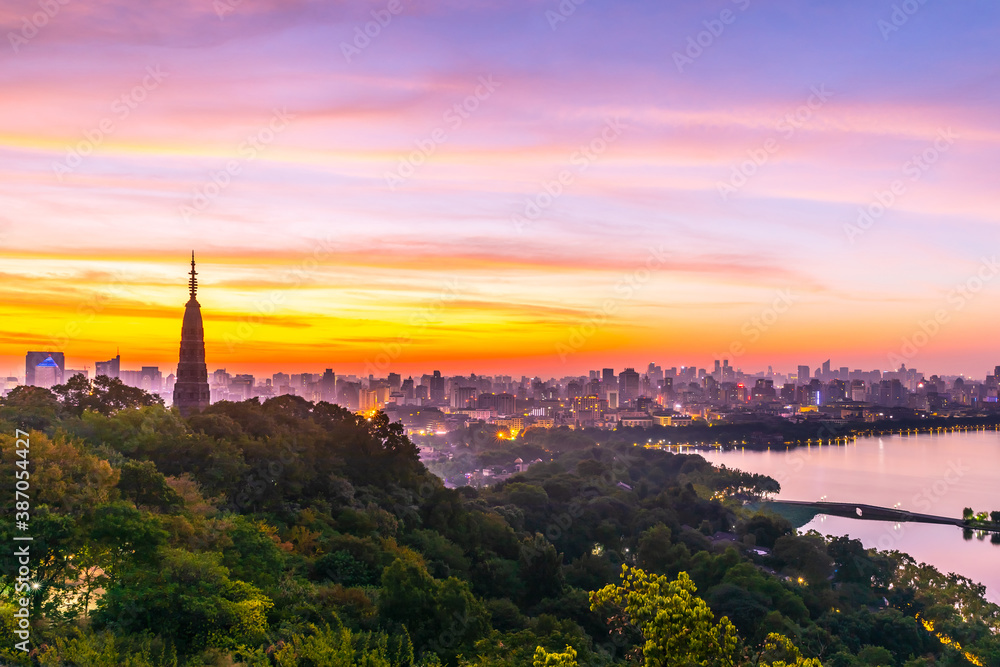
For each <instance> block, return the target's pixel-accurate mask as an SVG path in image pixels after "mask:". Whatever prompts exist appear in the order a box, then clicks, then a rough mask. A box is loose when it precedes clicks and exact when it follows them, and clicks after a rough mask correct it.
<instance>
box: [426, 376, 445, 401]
mask: <svg viewBox="0 0 1000 667" xmlns="http://www.w3.org/2000/svg"><path fill="white" fill-rule="evenodd" d="M429 390H430V399H431V400H432V401H433V402H435V403H444V378H443V377H441V371H434V375H433V376H431V378H430V386H429Z"/></svg>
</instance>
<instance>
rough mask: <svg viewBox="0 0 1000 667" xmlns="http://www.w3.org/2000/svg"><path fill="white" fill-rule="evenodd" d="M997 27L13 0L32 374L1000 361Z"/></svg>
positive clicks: (928, 12)
mask: <svg viewBox="0 0 1000 667" xmlns="http://www.w3.org/2000/svg"><path fill="white" fill-rule="evenodd" d="M998 56H1000V6H998V5H997V3H995V2H991V1H988V0H969V1H967V2H962V3H948V2H944V1H943V0H923V1H921V0H908V1H907V2H889V1H883V0H864V1H862V0H839V1H837V2H833V1H832V0H830V1H819V0H811V1H810V0H806V1H800V2H791V1H790V0H788V1H782V2H778V1H773V0H735V1H734V0H717V1H713V2H699V3H687V2H676V1H666V2H665V1H663V0H659V1H656V2H653V1H648V2H639V1H635V0H615V1H611V0H563V1H562V2H561V3H560V2H557V1H555V0H504V1H502V2H501V1H500V0H493V1H483V2H468V1H463V2H458V1H456V0H428V1H426V2H417V1H415V0H377V1H374V2H362V1H353V2H317V1H311V0H292V1H288V0H286V1H281V2H279V1H278V0H212V1H209V0H199V1H197V2H194V1H190V0H150V1H149V2H144V3H139V4H137V3H135V2H125V1H124V0H99V1H93V2H88V1H85V0H17V1H11V0H2V1H0V99H2V104H0V260H2V268H0V275H2V282H0V295H2V296H0V373H10V374H13V375H23V373H24V365H23V364H24V362H23V359H24V352H25V351H27V350H29V349H32V350H35V349H47V350H61V351H63V352H64V353H65V354H66V357H67V366H68V367H73V368H84V367H90V368H93V363H94V361H97V360H104V359H108V358H110V357H113V356H114V355H115V351H116V349H120V351H121V355H122V366H123V368H136V369H137V368H138V367H139V366H140V365H159V366H160V367H161V369H163V370H165V371H172V369H173V367H175V366H176V359H177V350H178V344H179V338H180V325H181V317H182V314H183V307H184V303H185V302H186V300H187V287H186V280H187V275H186V274H187V272H188V271H189V270H190V266H189V261H190V253H191V251H192V249H193V250H194V251H195V252H196V254H197V258H198V271H199V281H200V285H201V287H200V291H199V295H198V298H199V301H200V302H201V304H202V310H203V313H204V318H205V330H206V338H207V340H206V346H207V359H208V365H209V369H210V371H211V370H214V369H216V368H227V369H228V370H229V371H230V372H257V373H269V372H273V371H276V370H279V369H280V370H285V371H293V372H294V371H302V370H317V369H319V370H321V369H323V368H333V369H334V370H335V371H336V372H338V373H342V374H350V373H364V374H368V373H369V372H372V373H375V374H376V375H377V374H379V373H382V374H385V373H387V372H389V371H396V372H403V373H415V372H426V371H428V370H430V369H432V368H436V369H440V370H442V371H444V372H447V373H469V372H480V373H509V374H514V375H521V374H527V375H535V374H537V375H547V376H555V377H561V376H564V375H570V374H577V373H584V372H586V371H587V370H588V369H596V368H603V367H609V366H610V367H614V368H616V370H617V369H620V368H621V367H623V366H626V365H627V366H636V367H641V368H645V365H646V364H648V363H649V362H655V363H658V364H661V365H663V366H665V367H669V366H684V365H698V366H700V367H704V366H711V362H712V360H713V359H723V358H725V359H729V360H730V363H731V364H732V365H733V366H736V367H738V368H742V369H743V370H745V371H747V372H751V371H757V370H764V369H766V367H767V366H769V365H773V367H774V369H775V370H776V371H791V370H793V369H794V368H795V366H797V365H798V364H810V365H812V366H813V367H816V366H818V365H820V364H821V363H822V362H823V361H824V360H826V359H827V358H830V359H832V360H833V365H834V366H835V367H839V366H849V367H851V368H865V369H876V368H877V369H882V370H887V369H894V368H897V367H898V366H899V365H900V364H902V363H905V364H906V365H907V367H916V368H918V369H921V370H925V371H926V372H927V373H928V374H930V373H949V374H958V373H965V374H967V375H971V376H973V377H978V378H981V377H983V376H985V375H986V374H987V373H988V372H992V369H993V367H994V366H996V365H997V364H1000V350H997V346H996V342H995V341H996V334H995V332H996V331H997V327H998V326H1000V309H998V308H997V307H996V303H997V301H998V300H1000V279H997V276H998V274H1000V265H998V264H997V259H998V257H997V256H998V255H1000V252H998V247H1000V226H998V223H1000V207H998V206H997V202H998V194H997V193H998V190H997V187H996V174H997V173H998V171H1000V169H998V168H1000V113H997V111H998V106H1000V105H998V101H1000V100H998V97H1000V87H998V85H997V81H998V77H997V75H998V74H1000V57H998Z"/></svg>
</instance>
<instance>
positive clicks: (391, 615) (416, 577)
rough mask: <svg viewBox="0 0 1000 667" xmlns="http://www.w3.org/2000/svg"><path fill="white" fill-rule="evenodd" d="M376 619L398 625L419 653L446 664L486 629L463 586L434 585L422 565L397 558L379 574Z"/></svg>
mask: <svg viewBox="0 0 1000 667" xmlns="http://www.w3.org/2000/svg"><path fill="white" fill-rule="evenodd" d="M379 614H380V615H381V616H382V617H383V618H385V619H387V620H392V621H396V622H398V623H400V624H402V625H403V626H404V627H405V628H406V630H407V632H408V633H409V635H410V637H411V638H412V640H413V646H414V648H415V649H416V651H417V652H418V653H423V652H426V651H430V652H433V653H436V654H437V655H439V656H442V657H447V658H451V659H454V657H455V656H456V655H457V654H459V653H461V652H462V649H463V648H466V647H471V646H472V645H473V643H474V642H475V640H476V639H479V638H481V637H482V636H483V635H484V634H485V633H486V630H487V629H488V627H489V622H488V619H487V614H486V609H485V608H484V607H483V606H482V604H481V603H480V602H479V601H478V600H477V599H476V598H475V597H474V596H473V595H472V592H471V591H470V590H469V587H468V585H467V584H466V583H465V582H464V581H461V580H459V579H456V578H455V577H449V578H448V579H445V580H444V581H439V580H437V579H434V578H433V577H431V575H430V574H429V573H428V572H427V570H426V568H424V566H423V565H422V564H420V563H416V562H413V561H411V560H403V559H399V558H397V559H396V560H395V561H394V562H393V563H392V565H390V566H389V567H387V568H386V569H385V571H384V572H383V573H382V594H381V595H380V597H379Z"/></svg>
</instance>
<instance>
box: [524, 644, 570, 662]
mask: <svg viewBox="0 0 1000 667" xmlns="http://www.w3.org/2000/svg"><path fill="white" fill-rule="evenodd" d="M532 666H533V667H577V662H576V650H575V649H574V648H573V647H572V646H567V647H566V651H565V652H563V653H549V652H548V651H546V650H545V649H544V648H542V647H541V646H539V647H538V648H536V649H535V658H534V660H533V661H532Z"/></svg>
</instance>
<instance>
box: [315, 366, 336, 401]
mask: <svg viewBox="0 0 1000 667" xmlns="http://www.w3.org/2000/svg"><path fill="white" fill-rule="evenodd" d="M319 383H320V394H321V397H322V399H323V400H324V401H326V402H327V403H333V402H334V401H336V400H337V374H336V373H334V372H333V369H332V368H327V369H326V370H325V371H324V372H323V377H321V378H320V380H319Z"/></svg>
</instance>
